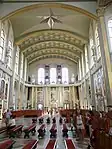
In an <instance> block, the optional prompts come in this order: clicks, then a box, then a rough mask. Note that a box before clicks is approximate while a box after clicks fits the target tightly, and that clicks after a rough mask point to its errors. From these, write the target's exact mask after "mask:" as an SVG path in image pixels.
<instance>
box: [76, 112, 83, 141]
mask: <svg viewBox="0 0 112 149" xmlns="http://www.w3.org/2000/svg"><path fill="white" fill-rule="evenodd" d="M76 127H77V134H78V137H79V138H78V140H81V141H83V139H84V133H83V132H84V124H83V120H82V115H81V114H80V112H78V113H77V117H76Z"/></svg>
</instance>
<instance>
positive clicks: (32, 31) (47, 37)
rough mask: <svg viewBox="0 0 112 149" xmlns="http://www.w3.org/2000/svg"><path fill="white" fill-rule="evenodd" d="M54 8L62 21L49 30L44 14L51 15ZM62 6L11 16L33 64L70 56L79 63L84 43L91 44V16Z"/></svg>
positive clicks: (32, 10) (54, 11)
mask: <svg viewBox="0 0 112 149" xmlns="http://www.w3.org/2000/svg"><path fill="white" fill-rule="evenodd" d="M50 9H51V10H52V12H53V15H54V16H56V17H57V18H58V19H59V20H60V21H61V22H62V23H54V26H53V29H52V30H51V29H49V26H48V24H47V23H43V24H41V23H40V22H41V21H42V18H43V17H44V16H49V15H50V14H49V13H50V12H49V11H50ZM77 10H78V9H76V10H72V9H71V10H70V9H66V8H64V7H63V5H61V7H57V4H56V7H55V5H53V7H48V4H47V5H45V4H44V5H43V7H41V8H40V7H38V8H34V9H33V7H32V9H28V10H27V11H24V12H23V13H19V14H16V15H13V16H11V17H10V18H9V19H10V21H11V23H12V27H13V30H14V36H15V43H16V44H17V45H19V47H20V50H21V51H22V52H23V54H24V55H25V57H26V58H27V60H28V63H29V64H31V63H33V62H35V61H38V60H41V59H45V58H62V59H68V60H70V61H72V62H74V63H77V62H78V59H79V58H80V55H81V53H82V52H83V50H84V45H85V44H86V43H88V37H89V24H90V21H91V19H92V18H91V17H90V16H91V15H89V13H87V12H85V11H82V10H81V11H77ZM83 12H84V13H83Z"/></svg>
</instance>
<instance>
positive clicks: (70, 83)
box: [25, 80, 81, 87]
mask: <svg viewBox="0 0 112 149" xmlns="http://www.w3.org/2000/svg"><path fill="white" fill-rule="evenodd" d="M25 85H26V86H28V87H32V86H37V87H42V86H43V87H44V86H79V85H81V80H79V81H76V82H74V83H72V82H69V83H68V84H63V83H57V84H50V83H49V84H38V83H36V82H35V83H32V82H28V81H25Z"/></svg>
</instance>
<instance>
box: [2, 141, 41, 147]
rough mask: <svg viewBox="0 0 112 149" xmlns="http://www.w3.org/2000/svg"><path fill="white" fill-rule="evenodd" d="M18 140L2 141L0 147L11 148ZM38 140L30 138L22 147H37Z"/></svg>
mask: <svg viewBox="0 0 112 149" xmlns="http://www.w3.org/2000/svg"><path fill="white" fill-rule="evenodd" d="M15 142H16V141H14V140H11V139H8V140H5V141H3V142H2V143H0V149H11V148H12V147H13V145H14V143H15ZM37 144H38V141H37V140H30V141H28V143H27V144H25V145H24V146H23V148H22V149H36V148H37Z"/></svg>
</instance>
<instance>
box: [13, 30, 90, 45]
mask: <svg viewBox="0 0 112 149" xmlns="http://www.w3.org/2000/svg"><path fill="white" fill-rule="evenodd" d="M46 32H47V33H55V32H56V33H57V32H59V34H66V35H68V36H71V37H73V38H76V39H78V40H83V41H84V43H88V39H87V38H85V37H82V36H81V35H79V34H77V33H75V32H71V31H68V30H64V29H63V30H62V29H53V30H48V29H43V30H38V31H33V32H29V33H26V34H24V35H21V36H20V37H18V38H16V39H15V43H16V44H17V45H20V44H21V43H22V42H24V41H25V40H27V39H29V38H33V37H36V36H39V35H42V34H44V33H46Z"/></svg>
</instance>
